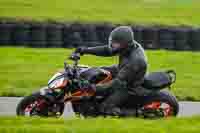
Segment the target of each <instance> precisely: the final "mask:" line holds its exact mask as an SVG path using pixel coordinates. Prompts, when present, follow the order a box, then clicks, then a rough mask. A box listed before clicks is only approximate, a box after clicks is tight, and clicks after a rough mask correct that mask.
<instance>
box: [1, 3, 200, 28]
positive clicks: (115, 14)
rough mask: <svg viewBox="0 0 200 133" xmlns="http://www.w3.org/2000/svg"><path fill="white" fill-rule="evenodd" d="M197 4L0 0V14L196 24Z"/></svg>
mask: <svg viewBox="0 0 200 133" xmlns="http://www.w3.org/2000/svg"><path fill="white" fill-rule="evenodd" d="M199 4H200V1H198V0H121V1H120V0H117V1H116V0H106V1H102V0H93V1H92V2H91V0H84V1H83V0H70V1H69V0H68V1H67V0H57V1H55V0H43V1H41V0H28V1H27V0H1V1H0V5H1V6H0V17H2V18H6V17H8V18H16V19H25V20H39V21H46V20H54V21H73V22H75V21H78V22H111V23H137V24H159V25H160V24H164V25H192V26H197V25H199V24H200V18H199V12H198V11H199Z"/></svg>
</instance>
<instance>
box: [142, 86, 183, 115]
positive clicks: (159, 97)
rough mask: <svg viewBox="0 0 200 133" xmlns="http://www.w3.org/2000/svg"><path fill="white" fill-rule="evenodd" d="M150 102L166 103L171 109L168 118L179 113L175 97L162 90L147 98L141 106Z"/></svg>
mask: <svg viewBox="0 0 200 133" xmlns="http://www.w3.org/2000/svg"><path fill="white" fill-rule="evenodd" d="M152 102H161V103H166V104H168V105H169V106H170V108H172V112H171V114H170V116H177V115H178V113H179V104H178V101H177V99H176V97H175V96H174V95H173V94H171V93H170V92H169V91H166V90H163V91H159V92H157V93H155V94H153V95H151V96H148V97H147V98H146V99H145V101H144V103H143V106H145V105H148V104H150V103H152Z"/></svg>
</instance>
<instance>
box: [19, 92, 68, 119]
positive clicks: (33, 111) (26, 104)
mask: <svg viewBox="0 0 200 133" xmlns="http://www.w3.org/2000/svg"><path fill="white" fill-rule="evenodd" d="M41 101H42V103H41ZM39 103H40V104H39ZM41 104H42V105H41ZM41 106H43V107H41ZM57 106H59V110H58V111H57V112H53V111H52V107H51V106H49V104H48V101H47V99H46V98H45V97H44V96H42V95H40V93H39V92H37V93H35V94H32V95H30V96H26V97H24V98H23V99H22V100H21V101H20V103H19V104H18V105H17V108H16V114H17V115H18V116H29V117H32V116H40V117H59V116H61V115H62V114H63V112H64V103H63V104H59V105H57ZM50 108H51V109H50Z"/></svg>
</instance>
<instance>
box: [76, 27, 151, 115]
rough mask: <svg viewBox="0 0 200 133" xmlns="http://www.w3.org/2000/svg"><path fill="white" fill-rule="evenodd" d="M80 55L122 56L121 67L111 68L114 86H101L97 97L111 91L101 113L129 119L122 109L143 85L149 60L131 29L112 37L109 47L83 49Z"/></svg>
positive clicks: (115, 31)
mask: <svg viewBox="0 0 200 133" xmlns="http://www.w3.org/2000/svg"><path fill="white" fill-rule="evenodd" d="M75 52H77V53H80V54H92V55H96V56H114V55H119V64H118V66H117V67H116V66H114V67H113V68H111V69H112V70H115V71H116V70H117V71H118V72H117V75H116V76H115V78H114V79H112V80H111V81H110V82H108V83H105V84H98V85H96V87H95V90H96V93H99V92H101V91H106V90H111V91H112V93H111V95H109V96H108V97H107V98H106V99H105V101H104V102H103V103H102V104H101V105H100V112H101V113H103V114H106V115H128V114H126V113H125V112H123V111H122V110H121V109H120V108H119V105H122V104H123V103H124V102H125V101H126V100H127V98H128V90H129V89H132V90H134V89H136V88H137V87H138V86H140V84H141V83H142V82H143V78H144V75H145V73H146V70H147V58H146V56H145V53H144V49H143V48H142V46H141V45H140V44H139V43H137V42H136V41H135V40H134V33H133V31H132V29H131V27H129V26H119V27H117V28H115V29H114V30H113V31H112V32H111V33H110V35H109V43H108V45H105V46H97V47H88V48H86V47H79V48H77V49H76V51H75Z"/></svg>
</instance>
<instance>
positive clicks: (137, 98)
mask: <svg viewBox="0 0 200 133" xmlns="http://www.w3.org/2000/svg"><path fill="white" fill-rule="evenodd" d="M70 59H71V60H73V61H74V64H73V65H69V64H67V63H66V62H65V63H64V71H61V72H57V73H56V74H55V75H54V76H53V77H52V78H51V79H50V80H49V82H48V87H44V88H42V89H40V91H38V92H35V93H33V94H31V95H30V96H26V97H24V98H23V99H22V100H21V101H20V103H19V104H18V106H17V109H16V112H17V115H19V116H45V117H59V116H61V115H62V114H63V112H64V107H65V103H67V102H71V104H72V108H73V111H74V112H75V113H76V114H78V115H79V116H84V117H88V116H89V117H96V116H104V114H101V113H100V112H99V105H100V104H101V103H102V102H103V101H104V99H105V98H106V97H107V96H109V95H110V94H109V93H110V92H109V90H108V91H107V92H105V94H103V95H97V94H95V93H94V91H93V89H91V88H90V84H101V83H106V82H109V81H110V80H112V74H111V72H110V71H108V70H105V69H103V68H97V67H85V66H81V65H79V64H78V61H79V60H80V55H79V54H75V53H73V54H72V55H71V56H70ZM175 80H176V74H175V72H174V71H171V70H169V71H162V72H153V73H149V74H147V75H146V76H145V79H144V83H143V84H142V85H141V87H139V89H140V91H139V92H141V91H143V92H142V94H140V93H138V92H137V91H132V90H131V89H130V91H129V97H130V98H128V101H127V102H126V103H124V104H123V105H121V106H120V108H121V109H123V110H127V111H130V112H131V111H132V113H130V114H131V115H130V116H136V117H143V118H158V117H159V118H160V117H169V116H176V115H177V114H178V111H179V105H178V102H177V100H176V98H175V96H173V95H172V94H171V93H170V92H169V88H170V86H171V84H173V83H174V82H175ZM164 89H165V90H164Z"/></svg>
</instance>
